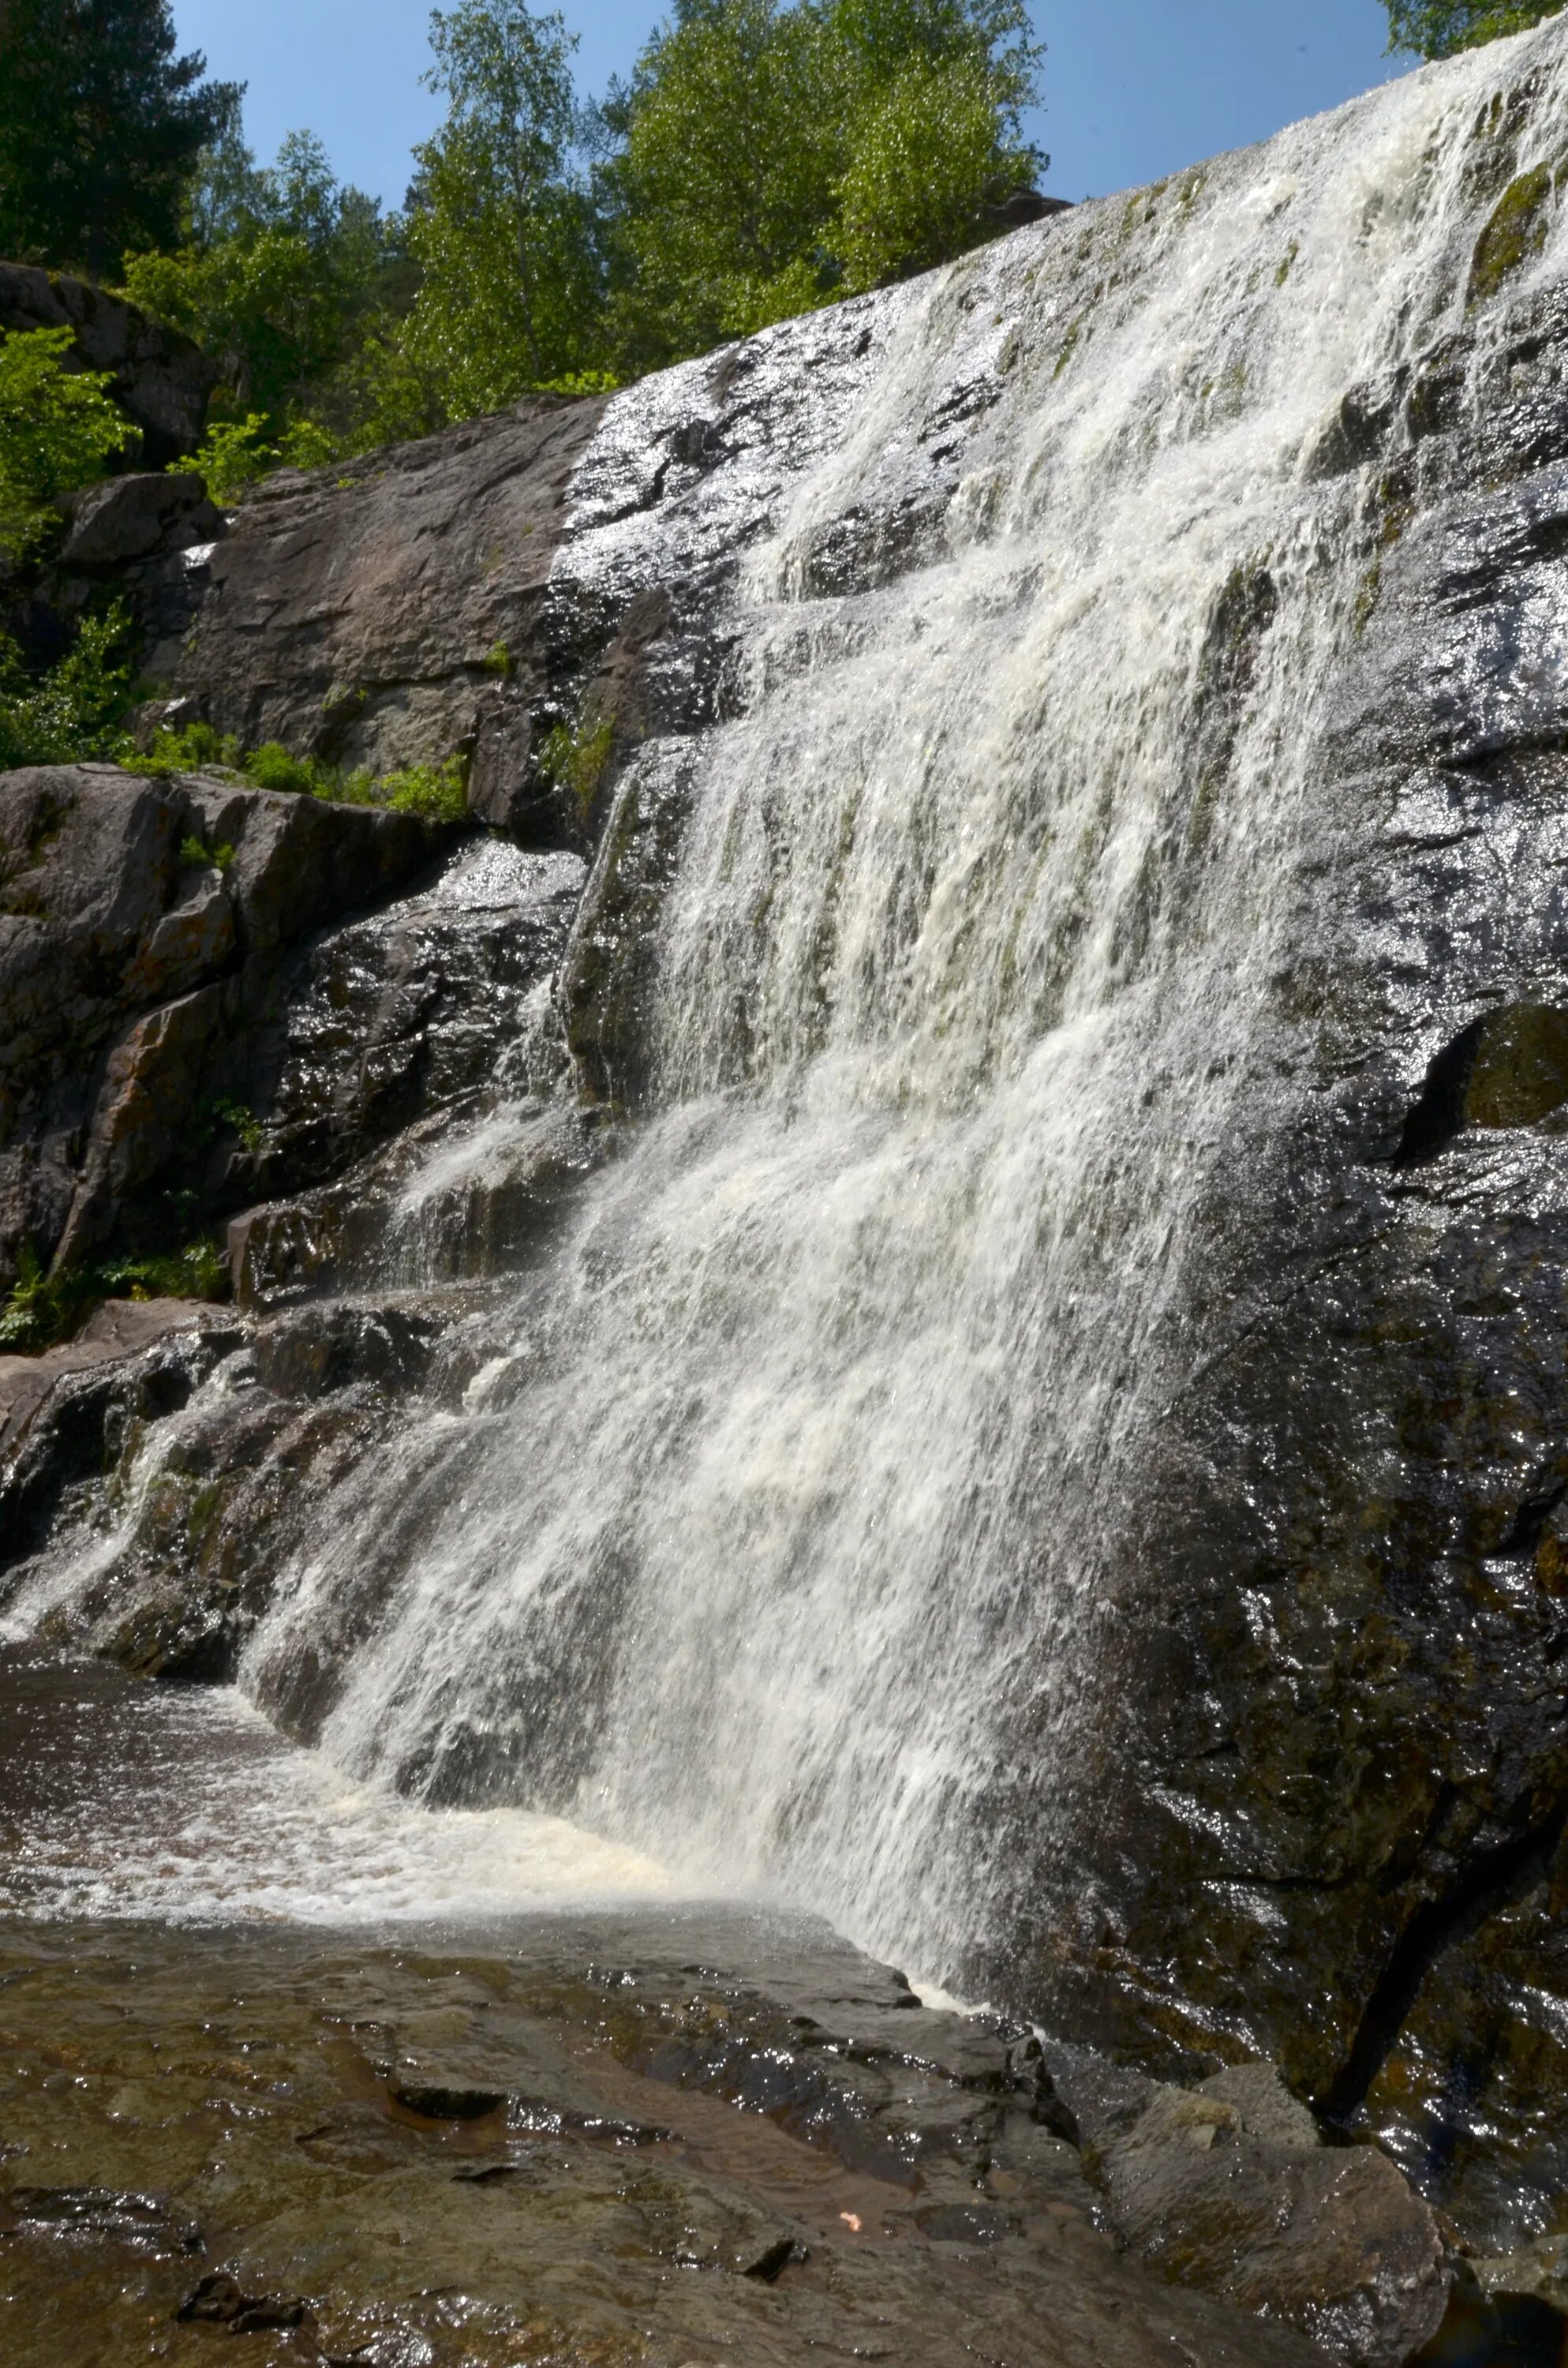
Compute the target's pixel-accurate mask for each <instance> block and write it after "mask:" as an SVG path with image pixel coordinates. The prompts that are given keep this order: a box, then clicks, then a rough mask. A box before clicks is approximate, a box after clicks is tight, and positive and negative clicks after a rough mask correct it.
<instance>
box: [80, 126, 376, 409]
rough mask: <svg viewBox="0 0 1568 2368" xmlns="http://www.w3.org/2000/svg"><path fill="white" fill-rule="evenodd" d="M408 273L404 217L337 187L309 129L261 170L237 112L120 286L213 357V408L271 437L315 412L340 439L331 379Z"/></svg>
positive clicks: (347, 395)
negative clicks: (179, 228)
mask: <svg viewBox="0 0 1568 2368" xmlns="http://www.w3.org/2000/svg"><path fill="white" fill-rule="evenodd" d="M409 276H410V275H409V271H408V267H407V264H406V260H405V258H404V254H403V244H402V225H401V223H400V222H398V221H397V219H396V218H395V217H388V216H386V215H384V214H383V213H382V212H381V208H380V206H379V205H378V203H377V202H376V200H375V199H373V198H369V197H367V196H365V194H364V193H363V191H361V190H358V189H355V188H343V187H342V186H340V184H339V183H338V181H337V179H336V177H335V175H334V173H333V170H332V166H331V165H330V163H329V161H328V159H327V155H326V152H325V150H324V147H323V146H322V143H321V142H320V141H319V140H317V139H316V138H315V137H314V135H313V134H312V133H310V132H307V131H294V132H290V134H289V136H288V138H287V139H286V140H285V141H284V142H283V144H282V147H281V148H280V149H279V151H278V161H277V163H276V164H275V165H270V166H267V167H266V168H263V169H261V170H258V169H257V167H256V161H255V159H254V157H253V156H252V154H251V153H250V151H249V149H248V148H247V147H246V146H245V145H244V140H243V138H242V136H241V133H240V130H239V125H238V122H237V120H235V121H234V122H233V123H231V124H230V125H229V126H227V127H226V129H225V131H224V133H223V135H222V137H221V138H220V139H219V140H218V141H217V142H214V143H213V145H212V146H211V147H210V149H209V150H208V151H207V152H206V153H205V154H204V155H203V157H202V159H201V164H200V170H199V173H198V175H197V177H196V179H195V181H194V183H193V185H192V188H191V191H190V197H189V202H188V206H187V217H186V223H185V236H184V239H183V240H182V242H181V244H180V245H178V246H177V247H176V248H174V249H173V250H172V251H161V252H159V251H155V252H153V253H149V254H143V255H134V256H131V257H130V258H129V260H128V261H127V264H126V267H125V270H124V274H123V284H124V287H125V291H126V293H127V295H128V296H130V297H131V301H132V302H135V303H137V304H140V305H142V307H143V308H144V309H145V310H147V311H148V312H151V313H155V314H157V316H158V317H159V318H160V319H162V320H165V321H168V322H170V323H172V324H174V326H175V327H176V328H180V329H183V330H184V331H185V332H186V333H187V336H192V337H194V338H195V339H196V341H197V343H198V344H199V345H201V346H203V347H205V348H206V349H207V351H208V352H209V353H210V354H212V355H213V356H215V357H216V358H217V359H220V360H221V361H222V364H223V368H224V373H225V385H226V390H227V393H226V398H225V402H224V404H221V405H220V407H221V408H223V407H227V408H228V409H229V410H231V411H233V413H235V414H237V415H239V416H247V415H249V414H250V413H252V412H253V411H255V412H258V413H259V414H260V415H261V416H262V420H263V424H264V426H265V427H266V428H267V432H268V433H269V434H271V435H274V436H278V435H282V434H283V433H285V432H286V430H287V429H288V427H290V425H291V424H292V423H294V422H296V421H298V420H299V419H300V418H301V417H304V416H315V415H317V414H324V415H326V416H329V417H330V418H331V419H332V421H333V424H334V425H335V427H337V428H338V429H339V430H340V431H342V432H343V433H345V434H346V433H347V427H348V420H349V415H350V414H351V413H352V411H353V410H354V408H355V398H354V396H353V394H352V393H351V392H346V391H345V389H344V387H343V386H342V385H341V384H340V382H339V381H340V374H342V373H344V372H345V371H346V370H351V368H352V365H353V363H354V361H355V360H356V359H357V357H358V354H359V352H360V350H361V348H362V347H363V346H364V344H365V342H366V339H367V337H368V336H370V335H371V334H372V332H373V331H374V329H375V328H377V327H378V326H379V325H380V324H381V322H382V321H383V319H384V318H385V317H386V316H387V315H388V314H389V313H391V312H392V310H393V309H394V308H395V306H396V304H397V301H398V299H399V297H400V296H401V297H402V299H403V303H404V305H405V304H406V301H407V294H408V292H409V291H408V290H407V285H406V283H407V281H408V279H409Z"/></svg>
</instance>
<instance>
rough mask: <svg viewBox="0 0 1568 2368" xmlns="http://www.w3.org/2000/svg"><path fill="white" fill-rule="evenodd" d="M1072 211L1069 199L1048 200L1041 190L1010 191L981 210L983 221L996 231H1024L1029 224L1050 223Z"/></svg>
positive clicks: (1071, 203) (1071, 202)
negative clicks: (1059, 215)
mask: <svg viewBox="0 0 1568 2368" xmlns="http://www.w3.org/2000/svg"><path fill="white" fill-rule="evenodd" d="M1072 211H1073V200H1072V199H1071V198H1048V197H1047V196H1046V195H1045V193H1044V191H1043V190H1041V189H1012V190H1009V192H1008V194H1007V195H1006V197H1005V198H1001V199H997V201H996V203H995V204H994V205H989V206H986V207H984V208H983V216H984V219H985V220H986V221H987V222H992V223H994V225H995V226H996V228H997V229H998V230H1024V229H1026V228H1027V227H1028V224H1029V223H1030V222H1051V221H1052V220H1054V218H1055V217H1056V215H1058V214H1070V213H1071V212H1072Z"/></svg>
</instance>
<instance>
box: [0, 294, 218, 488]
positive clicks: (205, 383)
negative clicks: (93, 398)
mask: <svg viewBox="0 0 1568 2368" xmlns="http://www.w3.org/2000/svg"><path fill="white" fill-rule="evenodd" d="M32 329H69V330H70V332H71V345H70V347H69V348H68V359H70V360H71V362H72V363H74V366H75V368H77V369H78V370H108V371H109V372H110V373H111V384H110V388H109V392H110V393H111V394H112V395H113V397H114V399H115V401H116V402H117V403H118V404H119V405H120V408H121V409H122V410H123V411H124V412H125V413H126V415H127V416H128V417H129V418H130V419H131V420H132V421H133V422H134V424H135V426H136V427H139V428H140V429H141V431H142V447H141V451H140V455H139V458H140V460H141V461H142V463H144V464H145V465H146V466H147V467H149V468H153V469H162V468H166V467H167V465H168V463H169V462H170V461H177V460H180V459H182V458H183V457H184V456H185V455H186V454H187V453H189V452H194V451H195V450H196V448H197V446H198V444H199V443H200V441H201V431H202V427H203V426H204V424H205V422H206V417H207V403H208V398H209V396H210V394H211V393H212V390H213V388H214V386H216V384H217V382H218V377H219V371H218V368H217V365H216V364H215V363H213V362H210V361H209V360H208V359H207V358H206V357H205V355H203V354H202V353H200V352H199V350H198V349H197V347H195V346H193V345H192V344H191V343H190V341H189V339H188V338H186V337H182V336H178V335H177V334H176V332H175V331H174V330H172V329H165V328H164V327H163V326H161V324H158V323H157V322H154V321H150V320H149V319H148V318H147V316H146V314H145V313H139V312H138V311H137V309H136V307H135V306H134V305H133V304H126V303H123V302H121V301H120V300H119V297H116V296H108V295H106V294H105V293H104V291H103V290H102V289H101V288H93V287H90V286H89V285H88V284H87V282H86V281H85V280H83V279H72V278H71V277H70V276H69V274H68V273H65V272H62V271H45V270H43V269H41V268H39V267H38V266H36V265H32V264H26V263H0V330H9V331H19V332H24V333H25V332H27V331H28V330H32Z"/></svg>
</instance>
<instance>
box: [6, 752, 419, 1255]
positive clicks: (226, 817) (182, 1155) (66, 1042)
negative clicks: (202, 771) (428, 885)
mask: <svg viewBox="0 0 1568 2368" xmlns="http://www.w3.org/2000/svg"><path fill="white" fill-rule="evenodd" d="M436 844H437V842H436V840H435V838H434V837H433V836H432V834H431V832H430V830H429V828H428V827H427V826H426V825H424V824H422V823H420V822H419V821H418V820H417V819H416V818H415V817H414V816H412V815H408V814H387V813H381V812H379V811H370V810H367V809H362V808H358V807H349V806H337V805H328V804H324V803H321V802H320V801H318V800H316V799H313V798H305V797H293V796H283V795H278V794H275V793H273V792H271V791H264V790H256V789H251V788H247V787H243V786H239V785H236V784H235V783H234V782H233V781H231V780H226V779H223V778H221V777H218V776H212V775H190V776H186V777H182V778H181V779H179V780H171V781H147V780H140V779H138V778H136V777H135V776H133V775H130V774H126V773H123V772H120V771H119V769H118V768H114V767H112V766H102V765H74V766H56V767H33V768H24V769H22V770H20V771H17V772H13V773H10V774H7V775H6V777H5V779H4V780H3V781H0V1277H6V1276H8V1275H12V1274H14V1273H15V1271H16V1267H17V1258H18V1255H19V1252H20V1249H21V1247H22V1245H23V1244H24V1243H29V1244H30V1245H31V1247H32V1249H33V1251H34V1253H35V1255H37V1256H38V1257H40V1258H41V1259H43V1260H44V1261H45V1262H47V1261H48V1260H49V1259H51V1258H57V1257H58V1258H61V1259H62V1261H63V1262H65V1263H67V1264H79V1263H82V1262H83V1261H85V1259H87V1258H90V1257H91V1256H93V1255H94V1254H96V1253H97V1252H99V1251H100V1250H102V1249H104V1248H106V1247H158V1248H162V1247H179V1246H180V1245H181V1244H182V1243H183V1241H184V1240H185V1239H187V1238H188V1235H189V1233H190V1232H191V1230H192V1229H193V1228H194V1226H195V1225H196V1224H199V1223H200V1222H201V1220H202V1218H203V1216H204V1215H205V1214H207V1212H209V1210H210V1209H211V1208H212V1207H213V1206H214V1204H215V1203H216V1204H217V1205H219V1206H221V1205H222V1195H223V1193H224V1191H225V1190H227V1189H232V1188H230V1187H229V1186H228V1185H227V1181H226V1179H227V1175H228V1171H229V1169H230V1167H231V1166H232V1164H233V1157H234V1153H235V1150H236V1147H237V1145H236V1141H235V1134H234V1121H233V1119H232V1118H230V1117H226V1116H225V1115H224V1113H225V1111H231V1112H232V1111H233V1110H242V1111H243V1110H247V1109H248V1108H249V1107H250V1106H251V1105H252V1103H253V1100H254V1099H255V1098H256V1096H257V1095H258V1094H259V1093H260V1092H262V1091H263V1090H264V1089H265V1086H266V1084H267V1078H266V1076H265V1058H261V1059H259V1060H258V1053H264V1051H265V1046H266V1043H267V1034H266V1030H265V1028H262V1027H258V1021H262V1020H265V1019H266V1017H267V1015H268V1013H269V1012H270V1011H271V1010H272V1009H273V1008H275V1007H276V1004H277V1002H278V998H279V996H280V995H284V994H286V993H287V988H286V987H285V986H284V985H283V984H282V982H281V979H280V972H279V962H280V959H281V957H282V955H283V953H284V951H285V950H286V949H287V948H288V947H290V946H291V945H293V944H296V943H298V941H299V940H300V939H303V938H307V937H309V936H310V935H311V934H312V932H313V931H315V930H316V929H318V928H321V926H322V925H323V924H324V923H325V922H327V921H328V920H330V919H332V918H334V917H335V916H340V915H343V914H347V913H353V912H356V911H361V910H363V909H364V908H365V907H366V906H367V905H375V904H377V903H378V902H384V901H385V899H386V898H387V896H388V895H389V894H391V893H392V891H393V890H394V889H395V888H396V887H397V886H398V885H400V884H401V883H402V882H404V881H405V880H407V879H408V878H409V877H410V875H412V874H414V873H416V872H418V871H421V870H423V869H425V868H426V867H427V866H428V865H429V863H430V862H431V860H432V858H433V855H434V852H435V848H436ZM205 858H211V859H212V860H210V861H209V860H204V859H205ZM273 1032H274V1034H275V1033H276V1029H274V1031H273ZM258 1068H259V1069H261V1071H262V1073H263V1074H262V1075H261V1076H260V1078H259V1079H258V1076H257V1071H258ZM240 1189H241V1190H243V1186H242V1187H241V1188H240ZM171 1194H174V1195H176V1196H180V1197H179V1198H178V1205H176V1201H174V1200H172V1199H171V1197H170V1196H171ZM234 1197H235V1198H237V1197H238V1193H237V1192H236V1193H235V1195H234ZM231 1205H233V1201H231Z"/></svg>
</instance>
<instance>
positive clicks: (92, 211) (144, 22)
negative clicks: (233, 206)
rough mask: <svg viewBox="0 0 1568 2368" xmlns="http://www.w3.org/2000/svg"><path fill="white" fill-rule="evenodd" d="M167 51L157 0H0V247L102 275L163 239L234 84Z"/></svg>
mask: <svg viewBox="0 0 1568 2368" xmlns="http://www.w3.org/2000/svg"><path fill="white" fill-rule="evenodd" d="M206 70H207V62H206V60H205V58H203V57H202V56H201V55H200V54H199V52H195V51H193V52H191V53H189V54H187V56H184V57H181V56H179V55H177V54H176V42H175V29H174V24H173V21H172V19H171V17H170V14H169V6H168V0H0V255H4V256H8V257H10V258H12V259H14V260H17V261H21V262H35V263H47V264H51V265H54V266H58V267H62V268H74V269H77V270H83V271H86V272H88V273H89V274H91V275H92V276H93V277H94V278H96V279H102V278H105V277H107V276H109V275H111V274H112V273H113V272H114V271H115V270H116V269H117V268H118V267H119V262H120V259H121V257H122V256H124V254H125V253H126V251H127V249H128V248H132V247H153V246H169V245H174V244H175V243H176V240H177V238H178V236H179V230H180V211H181V199H182V197H183V194H184V190H185V187H186V184H187V179H188V177H189V176H190V174H191V172H192V170H193V169H194V166H195V163H196V159H197V156H198V154H199V152H200V150H201V149H202V148H203V147H205V146H206V145H207V144H208V142H210V141H211V140H212V139H213V138H214V137H215V136H216V135H217V133H218V131H220V129H221V128H222V125H223V124H224V123H225V122H226V121H227V120H229V118H230V117H231V116H232V114H233V110H234V108H236V107H237V105H238V102H239V98H240V95H241V92H240V86H239V85H235V84H233V83H210V82H206V81H204V80H203V79H202V77H203V75H204V74H205V73H206Z"/></svg>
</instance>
